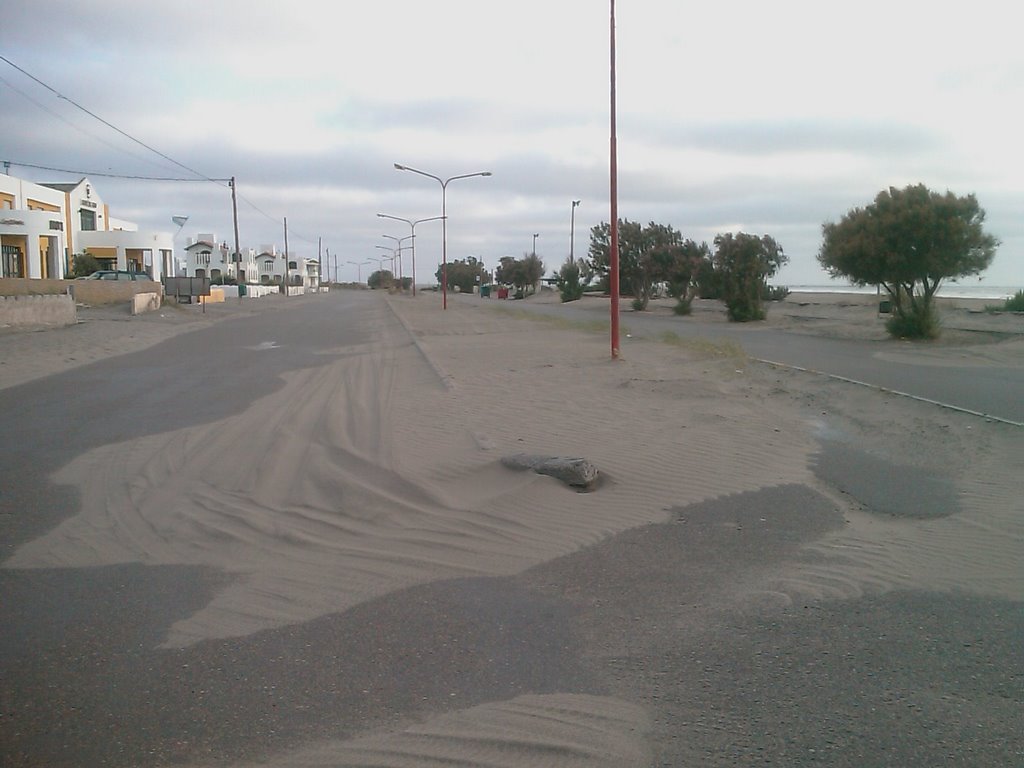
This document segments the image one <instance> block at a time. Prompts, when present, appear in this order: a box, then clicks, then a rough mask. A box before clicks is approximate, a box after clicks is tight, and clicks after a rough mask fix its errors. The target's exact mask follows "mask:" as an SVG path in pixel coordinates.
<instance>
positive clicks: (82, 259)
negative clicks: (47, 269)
mask: <svg viewBox="0 0 1024 768" xmlns="http://www.w3.org/2000/svg"><path fill="white" fill-rule="evenodd" d="M99 268H100V262H99V260H98V259H97V258H96V257H95V256H93V255H92V254H91V253H76V254H75V255H74V257H72V259H71V275H70V276H71V277H88V276H89V275H91V274H92V273H93V272H96V271H98V270H99Z"/></svg>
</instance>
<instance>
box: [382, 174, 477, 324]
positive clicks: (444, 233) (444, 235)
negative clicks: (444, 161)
mask: <svg viewBox="0 0 1024 768" xmlns="http://www.w3.org/2000/svg"><path fill="white" fill-rule="evenodd" d="M395 169H396V170H399V171H411V172H412V173H418V174H419V175H420V176H426V177H427V178H428V179H433V180H434V181H436V182H437V183H438V184H440V185H441V295H442V299H441V307H442V309H448V205H447V193H448V183H449V182H452V181H455V180H456V179H470V178H472V177H474V176H490V175H491V172H490V171H478V172H477V173H461V174H459V175H458V176H449V177H448V178H447V179H442V178H441V177H440V176H435V175H434V174H432V173H427V172H426V171H420V170H417V169H416V168H410V167H409V166H408V165H400V164H399V163H395Z"/></svg>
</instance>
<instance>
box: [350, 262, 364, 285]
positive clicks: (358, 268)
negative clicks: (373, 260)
mask: <svg viewBox="0 0 1024 768" xmlns="http://www.w3.org/2000/svg"><path fill="white" fill-rule="evenodd" d="M345 263H346V264H351V265H353V266H354V267H355V268H356V275H357V277H356V280H357V281H358V282H360V283H362V282H363V267H364V266H366V265H367V264H369V263H370V262H368V261H347V262H345Z"/></svg>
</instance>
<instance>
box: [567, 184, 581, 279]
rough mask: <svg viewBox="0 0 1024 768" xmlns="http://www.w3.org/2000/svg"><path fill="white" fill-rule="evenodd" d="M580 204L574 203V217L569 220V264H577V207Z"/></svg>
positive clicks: (577, 201)
mask: <svg viewBox="0 0 1024 768" xmlns="http://www.w3.org/2000/svg"><path fill="white" fill-rule="evenodd" d="M579 204H580V201H579V200H573V201H572V216H571V217H570V219H569V263H570V264H575V263H576V254H575V246H576V206H577V205H579Z"/></svg>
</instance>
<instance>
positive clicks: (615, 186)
mask: <svg viewBox="0 0 1024 768" xmlns="http://www.w3.org/2000/svg"><path fill="white" fill-rule="evenodd" d="M609 47H610V53H611V55H610V58H611V139H610V141H609V155H610V163H609V166H610V174H609V175H610V184H609V187H610V188H611V219H612V224H611V247H610V248H609V259H608V261H609V268H610V272H611V275H610V277H611V280H610V282H611V285H610V286H609V287H610V289H611V302H610V303H611V326H612V328H611V337H612V338H611V342H612V360H618V359H619V153H618V137H617V135H616V134H617V131H616V126H615V123H616V121H615V0H611V40H610V45H609Z"/></svg>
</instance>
